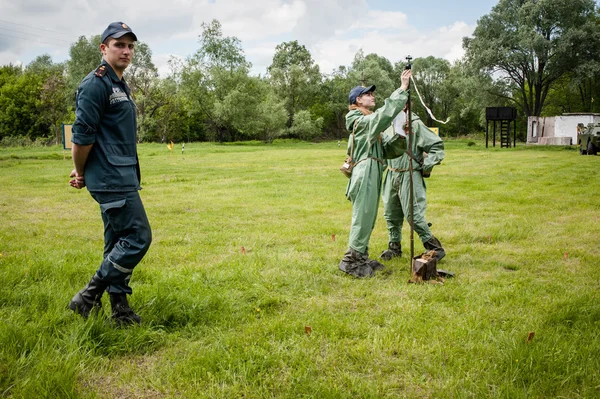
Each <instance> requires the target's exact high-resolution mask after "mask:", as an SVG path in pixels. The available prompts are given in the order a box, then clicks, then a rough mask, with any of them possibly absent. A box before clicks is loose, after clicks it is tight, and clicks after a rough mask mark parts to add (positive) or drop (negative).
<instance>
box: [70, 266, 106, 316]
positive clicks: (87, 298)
mask: <svg viewBox="0 0 600 399" xmlns="http://www.w3.org/2000/svg"><path fill="white" fill-rule="evenodd" d="M107 286H108V284H107V283H106V282H105V281H104V280H102V279H101V278H100V277H99V276H98V275H94V277H92V279H91V280H90V282H89V283H88V284H87V285H86V286H85V287H83V289H82V290H81V291H79V292H78V293H77V294H75V296H74V297H73V299H71V302H69V309H71V310H72V311H73V312H75V313H77V314H80V315H81V316H83V318H84V319H87V318H88V317H89V316H90V312H91V311H92V310H93V309H94V308H96V309H99V308H101V307H102V302H101V301H100V298H101V297H102V294H103V293H104V290H105V289H106V287H107Z"/></svg>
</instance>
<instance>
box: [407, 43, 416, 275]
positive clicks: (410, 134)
mask: <svg viewBox="0 0 600 399" xmlns="http://www.w3.org/2000/svg"><path fill="white" fill-rule="evenodd" d="M406 60H407V61H408V63H407V64H406V69H411V68H412V66H411V64H410V61H411V60H412V57H411V56H410V55H409V56H407V57H406ZM407 104H408V105H407V107H406V113H407V116H406V122H407V124H408V131H407V132H406V134H407V136H408V140H407V141H408V148H407V149H406V151H407V152H408V175H409V176H410V184H409V190H410V220H409V223H408V224H409V225H410V275H411V276H412V275H413V274H414V267H415V266H414V262H413V259H414V257H415V237H414V236H415V225H414V220H415V206H414V200H415V190H414V187H413V157H414V156H413V139H414V138H413V129H412V112H411V106H410V80H409V82H408V101H407Z"/></svg>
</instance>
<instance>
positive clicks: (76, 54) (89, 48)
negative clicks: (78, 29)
mask: <svg viewBox="0 0 600 399" xmlns="http://www.w3.org/2000/svg"><path fill="white" fill-rule="evenodd" d="M69 56H70V58H69V60H68V61H67V74H68V85H69V88H70V89H71V91H72V92H73V101H74V98H75V95H74V94H75V91H76V90H77V87H78V86H79V83H81V81H82V80H83V78H84V77H85V76H86V75H87V74H88V73H90V72H91V71H93V70H94V69H96V68H97V67H98V65H100V62H101V61H102V53H101V52H100V35H94V36H90V37H89V38H87V37H85V36H80V37H79V39H78V40H77V41H76V42H75V43H73V44H72V45H71V47H70V48H69Z"/></svg>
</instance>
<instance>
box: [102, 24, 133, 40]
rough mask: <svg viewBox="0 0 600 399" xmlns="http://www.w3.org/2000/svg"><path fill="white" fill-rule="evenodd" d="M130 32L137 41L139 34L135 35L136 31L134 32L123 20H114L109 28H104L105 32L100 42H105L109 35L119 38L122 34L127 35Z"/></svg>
mask: <svg viewBox="0 0 600 399" xmlns="http://www.w3.org/2000/svg"><path fill="white" fill-rule="evenodd" d="M128 33H130V34H132V35H133V40H135V41H136V42H137V36H136V35H135V33H133V31H132V30H131V28H130V27H129V25H127V24H126V23H123V22H113V23H112V24H110V25H108V28H106V29H104V32H102V38H101V39H100V43H104V41H105V40H106V39H108V38H109V37H112V38H114V39H118V38H120V37H121V36H123V35H126V34H128Z"/></svg>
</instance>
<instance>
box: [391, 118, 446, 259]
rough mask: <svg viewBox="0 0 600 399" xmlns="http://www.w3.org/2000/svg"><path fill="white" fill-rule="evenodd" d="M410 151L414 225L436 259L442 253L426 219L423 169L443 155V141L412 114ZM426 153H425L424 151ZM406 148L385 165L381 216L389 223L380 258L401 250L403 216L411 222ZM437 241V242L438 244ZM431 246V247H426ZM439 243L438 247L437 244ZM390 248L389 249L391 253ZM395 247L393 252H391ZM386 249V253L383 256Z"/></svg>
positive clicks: (428, 168) (441, 158)
mask: <svg viewBox="0 0 600 399" xmlns="http://www.w3.org/2000/svg"><path fill="white" fill-rule="evenodd" d="M412 129H413V134H414V136H413V140H412V154H413V158H414V159H413V160H412V165H413V189H414V201H413V204H414V205H413V211H414V229H415V231H416V232H417V234H418V235H419V238H420V239H421V241H422V242H423V244H424V245H425V248H426V249H435V250H436V251H437V252H438V260H440V259H441V258H442V257H443V256H444V255H445V252H443V248H441V244H440V243H439V241H438V240H437V239H436V238H435V237H434V236H433V235H432V234H431V230H430V229H429V225H428V224H427V221H426V220H425V211H426V208H427V200H426V195H425V192H426V185H425V180H424V179H423V173H431V170H432V169H433V167H434V166H435V165H438V164H439V163H440V162H442V160H443V159H444V143H443V142H442V139H441V138H439V137H438V136H437V135H436V134H435V133H433V132H432V131H431V130H429V129H428V128H427V127H426V126H425V124H423V122H421V120H420V119H419V117H418V116H417V115H415V114H413V115H412ZM407 142H408V140H407ZM424 153H426V154H427V156H425V155H424ZM409 161H410V158H409V154H408V151H407V152H406V153H405V154H404V155H402V156H401V157H398V158H395V159H390V160H388V169H387V173H386V176H385V180H384V184H383V194H382V199H383V204H384V217H385V220H386V222H387V226H388V233H389V250H388V251H384V253H383V254H382V258H383V259H386V260H389V259H391V258H392V257H393V256H399V255H400V253H401V250H400V242H401V239H402V223H403V220H404V218H406V220H407V221H408V222H409V223H410V172H409V170H408V169H409ZM438 244H439V245H438ZM429 247H431V248H429ZM437 247H439V248H437ZM390 251H391V253H390ZM394 251H395V252H394ZM386 252H387V253H388V255H392V254H395V255H392V256H386Z"/></svg>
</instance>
